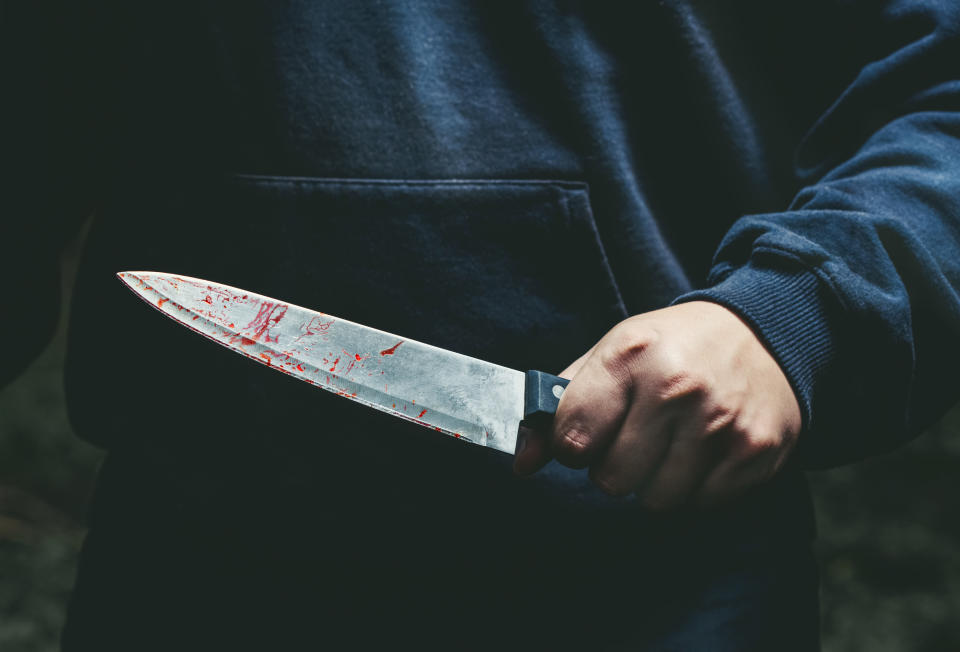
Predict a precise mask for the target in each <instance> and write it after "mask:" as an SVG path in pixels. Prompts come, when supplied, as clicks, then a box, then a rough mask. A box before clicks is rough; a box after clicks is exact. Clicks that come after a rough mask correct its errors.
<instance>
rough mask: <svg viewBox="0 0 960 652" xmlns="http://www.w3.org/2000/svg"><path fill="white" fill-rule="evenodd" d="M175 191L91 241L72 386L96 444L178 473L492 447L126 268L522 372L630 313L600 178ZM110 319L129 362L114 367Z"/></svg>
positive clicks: (144, 191) (105, 219)
mask: <svg viewBox="0 0 960 652" xmlns="http://www.w3.org/2000/svg"><path fill="white" fill-rule="evenodd" d="M158 196H159V193H157V192H156V190H151V189H149V188H146V187H145V188H141V189H139V190H137V191H131V192H129V193H128V194H127V198H126V199H123V200H121V201H118V202H116V203H114V204H113V205H112V206H111V207H109V208H108V209H107V210H105V211H104V213H103V214H102V215H101V216H100V219H99V220H98V223H97V224H96V225H95V227H94V230H93V232H92V233H91V236H90V242H89V248H88V251H87V253H86V255H85V260H84V263H83V266H82V271H81V277H80V280H79V283H78V289H77V295H76V296H77V299H76V303H75V305H76V310H75V313H74V317H73V324H72V328H71V347H70V362H69V367H68V376H69V377H68V385H69V390H70V392H69V393H70V402H71V406H72V408H71V411H72V413H73V415H74V418H75V422H76V425H77V427H78V430H79V431H80V432H81V434H84V435H85V436H88V437H90V438H93V439H95V440H98V441H100V442H101V443H106V444H108V445H111V446H118V445H123V446H134V447H136V448H140V449H143V450H149V451H153V452H154V453H156V454H157V455H160V456H166V457H168V458H170V459H171V460H172V462H173V463H174V464H182V459H183V457H184V454H183V451H185V450H189V451H193V454H192V455H191V459H198V458H199V459H205V460H216V463H217V464H221V465H228V464H231V463H232V464H235V465H241V466H244V467H247V466H249V465H253V464H260V463H267V464H273V463H276V464H279V465H280V467H282V468H283V469H284V471H283V475H284V476H285V477H288V478H296V477H298V476H299V475H302V476H303V477H305V478H315V477H316V476H317V468H318V465H320V466H323V465H330V466H331V467H332V466H336V467H337V471H336V473H338V474H341V476H342V474H343V473H346V471H343V464H344V460H353V461H348V462H347V468H350V464H355V463H357V464H361V465H362V466H363V467H364V469H371V468H374V467H377V466H378V465H379V466H383V467H386V466H390V467H396V466H398V460H400V459H401V457H402V458H403V459H409V460H412V461H411V463H412V464H423V465H426V466H431V465H433V462H426V461H424V460H431V459H433V458H434V457H435V456H436V452H437V450H439V449H440V448H443V450H444V452H443V453H442V455H452V456H455V457H458V458H462V457H466V458H473V459H476V458H477V455H478V452H477V449H475V448H474V447H470V446H465V445H463V444H462V443H460V442H454V441H453V440H449V442H447V441H446V439H447V438H444V437H442V436H439V435H437V434H435V433H432V432H429V431H427V430H426V429H421V428H418V427H416V426H413V425H410V424H405V423H402V422H400V421H399V420H395V419H390V418H389V417H386V416H384V415H380V414H379V413H375V412H374V411H372V410H369V409H366V408H362V407H360V406H357V405H354V404H352V402H350V401H346V400H343V399H341V398H338V397H335V396H332V395H330V394H327V393H326V392H321V391H318V390H316V389H314V388H312V387H310V386H308V385H306V384H305V383H298V382H296V381H293V380H291V379H290V378H287V377H285V376H283V375H281V374H276V373H274V372H272V371H270V370H268V369H266V368H264V367H261V366H259V365H253V364H250V363H249V361H247V360H245V359H243V358H242V357H241V356H236V355H234V354H231V353H229V352H228V351H226V350H223V349H221V348H220V347H217V346H215V345H213V344H211V343H209V342H207V341H205V340H204V339H203V338H200V337H197V336H196V335H194V334H193V333H191V332H189V331H188V330H187V329H183V328H179V327H178V326H177V325H175V324H174V323H172V322H170V321H169V320H166V319H163V318H162V317H161V315H159V314H157V313H156V312H155V311H151V310H150V309H149V308H147V307H146V306H144V305H143V304H142V303H141V302H139V301H137V300H136V299H135V298H134V297H133V296H131V295H129V293H128V292H127V291H126V290H125V289H124V288H122V287H121V284H120V283H119V282H117V281H116V280H115V279H114V276H113V275H114V273H115V272H117V271H120V270H123V269H153V270H159V271H169V272H173V273H180V274H185V275H190V276H198V277H201V278H206V279H210V280H213V281H218V282H222V283H226V284H229V285H233V286H237V287H242V288H244V289H248V290H251V291H254V292H258V293H261V294H265V295H267V296H272V297H275V298H277V299H280V300H283V301H289V302H292V303H296V304H298V305H302V306H306V307H309V308H312V309H316V310H320V311H323V312H326V313H329V314H332V315H336V316H339V317H342V318H345V319H349V320H352V321H356V322H359V323H363V324H366V325H369V326H373V327H376V328H379V329H383V330H387V331H391V332H394V333H397V334H399V335H402V336H404V337H409V338H413V339H417V340H420V341H423V342H427V343H430V344H434V345H436V346H440V347H443V348H447V349H451V350H454V351H458V352H460V353H464V354H467V355H471V356H475V357H479V358H482V359H485V360H489V361H492V362H496V363H499V364H502V365H504V366H508V367H512V368H515V369H520V370H523V369H531V368H536V369H543V370H547V371H552V372H558V371H560V370H561V369H562V368H563V367H564V366H566V365H567V364H569V363H570V362H571V361H573V360H574V359H575V358H576V357H577V356H579V355H581V354H582V353H583V352H584V351H586V350H587V349H588V348H589V347H590V346H592V345H593V344H594V343H595V342H596V341H597V340H598V339H599V338H600V337H601V336H602V335H603V334H604V333H605V332H606V330H607V329H609V328H610V327H611V326H612V325H613V324H614V323H616V322H617V321H619V320H620V319H622V318H623V317H625V316H626V315H625V312H624V308H623V305H622V302H621V300H620V297H619V294H618V291H617V288H616V284H615V281H614V279H613V277H612V275H611V273H610V269H609V267H608V265H607V262H606V257H605V254H604V251H603V247H602V245H601V242H600V239H599V237H598V234H597V230H596V228H595V224H594V222H593V218H592V215H591V211H590V204H589V197H588V191H587V187H586V186H585V185H584V184H580V183H572V182H560V181H502V180H501V181H389V180H341V179H316V178H286V177H262V176H233V177H231V178H229V179H227V180H226V181H223V182H220V183H216V184H209V183H207V184H195V185H190V186H185V187H183V188H180V189H178V190H177V191H175V192H170V191H167V192H166V193H165V194H163V195H162V199H160V200H158V199H157V197H158ZM105 320H109V322H110V324H111V328H110V331H109V351H111V352H114V353H116V352H122V354H121V355H104V353H105V346H107V341H106V340H105V338H104V333H105V330H104V323H105ZM425 373H428V372H426V371H425ZM132 377H133V378H135V382H131V378H132ZM441 440H443V441H441ZM451 443H452V444H453V445H452V446H450V444H451ZM467 449H470V451H467ZM201 453H202V454H201ZM151 454H153V453H151ZM481 457H482V454H481ZM250 460H252V461H250ZM270 460H273V462H271V461H270ZM356 460H362V463H361V462H356ZM365 472H366V471H365ZM378 473H379V472H378ZM381 475H382V474H381ZM341 479H342V478H341Z"/></svg>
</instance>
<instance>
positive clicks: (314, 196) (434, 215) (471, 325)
mask: <svg viewBox="0 0 960 652" xmlns="http://www.w3.org/2000/svg"><path fill="white" fill-rule="evenodd" d="M232 184H233V186H234V187H235V189H236V192H235V193H229V194H228V196H231V197H232V198H233V199H235V200H236V202H235V203H234V204H232V205H231V207H230V209H229V212H230V213H231V214H233V215H244V216H245V217H244V222H245V223H246V224H248V225H251V226H253V228H252V230H251V231H250V232H249V234H248V238H247V243H248V244H249V245H252V244H253V243H255V242H258V243H260V246H257V245H254V249H253V251H251V252H250V253H249V255H250V256H251V260H254V261H260V260H263V253H264V251H265V250H269V252H270V254H269V260H270V261H271V264H270V265H269V266H258V274H259V276H258V278H257V279H256V283H257V285H259V286H260V287H262V288H265V289H269V290H270V291H271V292H275V293H276V295H278V296H280V297H283V298H286V299H288V300H291V301H294V302H296V303H300V305H306V306H310V307H313V308H316V309H318V310H322V311H324V312H328V313H330V314H334V315H339V316H342V317H344V318H347V319H350V320H352V321H357V322H360V323H363V324H367V325H370V326H374V327H376V328H379V329H382V330H388V331H391V332H395V333H400V334H402V335H404V336H406V337H411V338H414V339H419V340H422V341H425V342H429V343H431V344H434V345H436V346H440V347H444V348H448V349H452V350H455V351H458V352H460V353H464V354H466V355H471V356H475V357H481V358H484V359H487V360H490V361H493V362H497V363H499V364H503V365H505V366H509V367H513V368H517V369H525V368H534V367H536V368H543V369H548V370H552V371H559V369H561V368H562V367H563V366H565V365H566V364H568V363H569V362H571V361H572V360H574V359H575V358H576V357H577V356H579V355H580V354H582V353H583V352H584V351H585V350H586V349H587V348H589V347H590V346H592V345H593V344H594V342H596V340H597V339H598V338H599V337H600V336H602V335H603V333H604V332H605V331H606V330H607V329H608V328H609V327H610V326H612V325H613V324H614V323H616V322H617V321H619V320H620V319H622V318H624V317H625V316H626V312H625V310H624V307H623V303H622V301H621V299H620V295H619V292H618V291H617V288H616V284H615V282H614V279H613V276H612V274H611V272H610V268H609V266H608V264H607V259H606V255H605V253H604V251H603V247H602V245H601V243H600V240H599V238H598V235H597V230H596V227H595V225H594V222H593V217H592V215H591V211H590V203H589V198H588V191H587V187H586V185H585V184H581V183H573V182H560V181H391V180H344V179H317V178H287V177H262V176H240V175H238V176H236V177H234V178H233V179H232ZM254 225H262V228H263V231H262V233H261V232H259V230H260V228H261V226H254ZM251 280H253V279H251ZM226 282H229V279H227V280H226ZM254 289H256V288H254ZM292 294H293V295H296V296H290V295H292Z"/></svg>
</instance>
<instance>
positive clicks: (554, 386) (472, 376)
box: [117, 272, 569, 453]
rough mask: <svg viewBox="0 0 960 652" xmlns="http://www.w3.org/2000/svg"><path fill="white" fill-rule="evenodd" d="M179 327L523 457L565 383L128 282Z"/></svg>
mask: <svg viewBox="0 0 960 652" xmlns="http://www.w3.org/2000/svg"><path fill="white" fill-rule="evenodd" d="M117 276H118V277H119V279H120V280H121V281H123V283H125V284H126V285H127V287H129V288H130V289H131V290H133V292H134V293H135V294H136V295H137V296H139V297H140V298H141V299H143V300H144V301H146V302H147V303H149V304H150V305H151V306H153V307H154V308H156V309H157V310H159V311H160V312H162V313H163V314H164V315H166V316H167V317H170V318H171V319H173V320H174V321H176V322H178V323H180V324H182V325H183V326H186V327H187V328H190V329H191V330H193V331H195V332H197V333H199V334H201V335H203V336H205V337H207V338H209V339H211V340H213V341H214V342H217V343H218V344H221V345H223V346H225V347H227V348H228V349H230V350H231V351H234V352H236V353H240V354H242V355H244V356H246V357H247V358H250V359H251V360H255V361H257V362H260V363H262V364H264V365H266V366H268V367H270V368H271V369H274V370H276V371H279V372H282V373H284V374H287V375H289V376H292V377H294V378H297V379H298V380H302V381H305V382H307V383H310V384H311V385H313V386H314V387H318V388H320V389H324V390H327V391H329V392H333V393H334V394H336V395H338V396H342V397H344V398H347V399H349V400H352V401H356V402H358V403H361V404H363V405H366V406H368V407H371V408H374V409H377V410H381V411H383V412H386V413H388V414H391V415H393V416H396V417H399V418H401V419H406V420H407V421H412V422H414V423H417V424H419V425H422V426H424V427H427V428H431V429H433V430H435V431H437V432H440V433H444V434H446V435H450V436H453V437H456V438H457V439H460V440H463V441H467V442H471V443H474V444H479V445H481V446H487V447H490V448H493V449H496V450H499V451H503V452H506V453H514V451H515V449H516V444H517V432H518V428H519V426H520V424H521V423H524V424H526V425H529V426H531V427H537V428H543V427H544V426H545V425H546V424H547V423H549V421H550V419H551V418H552V416H553V414H554V413H555V412H556V408H557V405H558V404H559V400H560V397H561V396H562V394H563V390H564V388H565V387H566V385H567V383H568V382H569V381H567V380H566V379H563V378H559V377H557V376H553V375H551V374H548V373H544V372H541V371H535V370H531V371H527V372H522V371H517V370H514V369H510V368H508V367H503V366H500V365H497V364H493V363H491V362H486V361H484V360H479V359H477V358H471V357H469V356H466V355H462V354H460V353H456V352H454V351H448V350H445V349H442V348H439V347H435V346H431V345H430V344H425V343H423V342H418V341H416V340H412V339H409V338H406V337H402V336H399V335H394V334H392V333H387V332H385V331H381V330H377V329H375V328H370V327H368V326H363V325H361V324H357V323H354V322H351V321H348V320H346V319H341V318H339V317H334V316H332V315H328V314H326V313H323V312H318V311H315V310H309V309H307V308H302V307H300V306H296V305H294V304H291V303H286V302H283V301H279V300H277V299H271V298H270V297H265V296H262V295H259V294H256V293H254V292H249V291H247V290H241V289H239V288H235V287H231V286H229V285H223V284H220V283H214V282H212V281H206V280H203V279H198V278H191V277H189V276H179V275H174V274H167V273H164V272H120V273H118V274H117Z"/></svg>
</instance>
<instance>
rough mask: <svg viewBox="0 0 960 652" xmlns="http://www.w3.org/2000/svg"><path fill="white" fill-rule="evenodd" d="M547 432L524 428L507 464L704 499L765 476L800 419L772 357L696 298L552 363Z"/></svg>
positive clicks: (659, 499)
mask: <svg viewBox="0 0 960 652" xmlns="http://www.w3.org/2000/svg"><path fill="white" fill-rule="evenodd" d="M560 376H562V377H564V378H570V379H572V380H571V381H570V384H569V385H568V386H567V389H566V391H564V393H563V396H562V397H561V399H560V404H559V407H558V408H557V414H556V417H555V418H554V421H553V428H552V431H551V432H549V433H540V432H533V431H529V432H527V433H526V437H525V443H524V444H523V447H522V449H521V450H520V451H519V452H518V453H517V456H516V460H515V461H514V469H515V470H516V472H517V473H519V474H521V475H527V474H530V473H534V472H535V471H537V470H539V469H540V468H541V467H542V466H543V465H544V464H546V463H547V462H548V461H549V460H550V459H551V458H552V457H555V458H556V459H557V461H559V462H560V463H562V464H565V465H566V466H569V467H572V468H584V467H588V466H589V467H590V478H591V480H593V482H594V483H595V484H596V485H597V486H598V487H600V488H601V489H602V490H603V491H605V492H606V493H608V494H611V495H616V496H622V495H627V494H629V493H631V492H636V493H637V496H638V498H639V499H640V500H641V502H642V503H643V504H644V505H645V506H646V507H648V508H649V509H653V510H668V509H673V508H677V507H680V506H683V505H688V504H697V505H710V504H715V503H717V502H721V501H723V500H725V499H728V498H731V497H733V496H736V495H738V494H740V493H742V492H743V491H745V490H746V489H748V488H750V487H752V486H754V485H757V484H760V483H763V482H765V481H766V480H768V479H770V478H771V477H772V476H773V475H774V474H775V473H776V471H777V470H778V469H779V468H780V467H781V466H782V465H783V463H784V461H785V460H786V459H787V457H788V455H789V454H790V451H791V450H792V448H793V446H794V444H795V442H796V440H797V436H798V434H799V433H800V428H801V420H802V419H801V415H800V407H799V405H798V404H797V400H796V397H795V396H794V394H793V390H792V389H791V388H790V385H789V383H788V382H787V378H786V376H785V375H784V374H783V371H781V369H780V367H779V365H778V364H777V362H776V361H775V360H774V359H773V356H771V355H770V353H769V352H768V351H767V349H766V348H765V347H764V346H763V344H762V343H761V342H760V341H759V340H758V339H757V337H756V335H754V333H753V331H752V330H751V329H750V327H749V326H747V325H746V324H745V323H744V322H743V321H742V320H741V319H740V318H739V317H738V316H737V315H736V314H735V313H733V312H731V311H730V310H728V309H726V308H724V307H723V306H721V305H719V304H715V303H709V302H705V301H694V302H690V303H684V304H679V305H676V306H671V307H669V308H664V309H662V310H657V311H654V312H649V313H645V314H642V315H637V316H635V317H631V318H629V319H626V320H624V321H622V322H620V323H619V324H617V325H616V326H615V327H614V328H613V329H612V330H610V332H608V333H607V334H606V335H605V336H604V337H603V338H602V339H601V340H600V341H599V342H597V344H595V345H594V346H593V348H591V349H590V350H589V351H587V352H586V353H585V354H584V355H583V356H581V357H580V358H579V359H578V360H576V361H575V362H574V363H573V364H571V365H570V366H569V367H567V368H566V369H565V370H564V371H562V372H561V373H560Z"/></svg>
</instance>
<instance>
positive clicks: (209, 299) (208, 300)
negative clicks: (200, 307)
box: [203, 295, 213, 305]
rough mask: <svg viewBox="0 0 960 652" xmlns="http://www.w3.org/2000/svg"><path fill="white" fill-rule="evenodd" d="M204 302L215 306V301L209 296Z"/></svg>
mask: <svg viewBox="0 0 960 652" xmlns="http://www.w3.org/2000/svg"><path fill="white" fill-rule="evenodd" d="M203 302H204V303H209V304H210V305H213V299H211V298H210V296H209V295H207V296H206V297H205V298H204V300H203Z"/></svg>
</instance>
